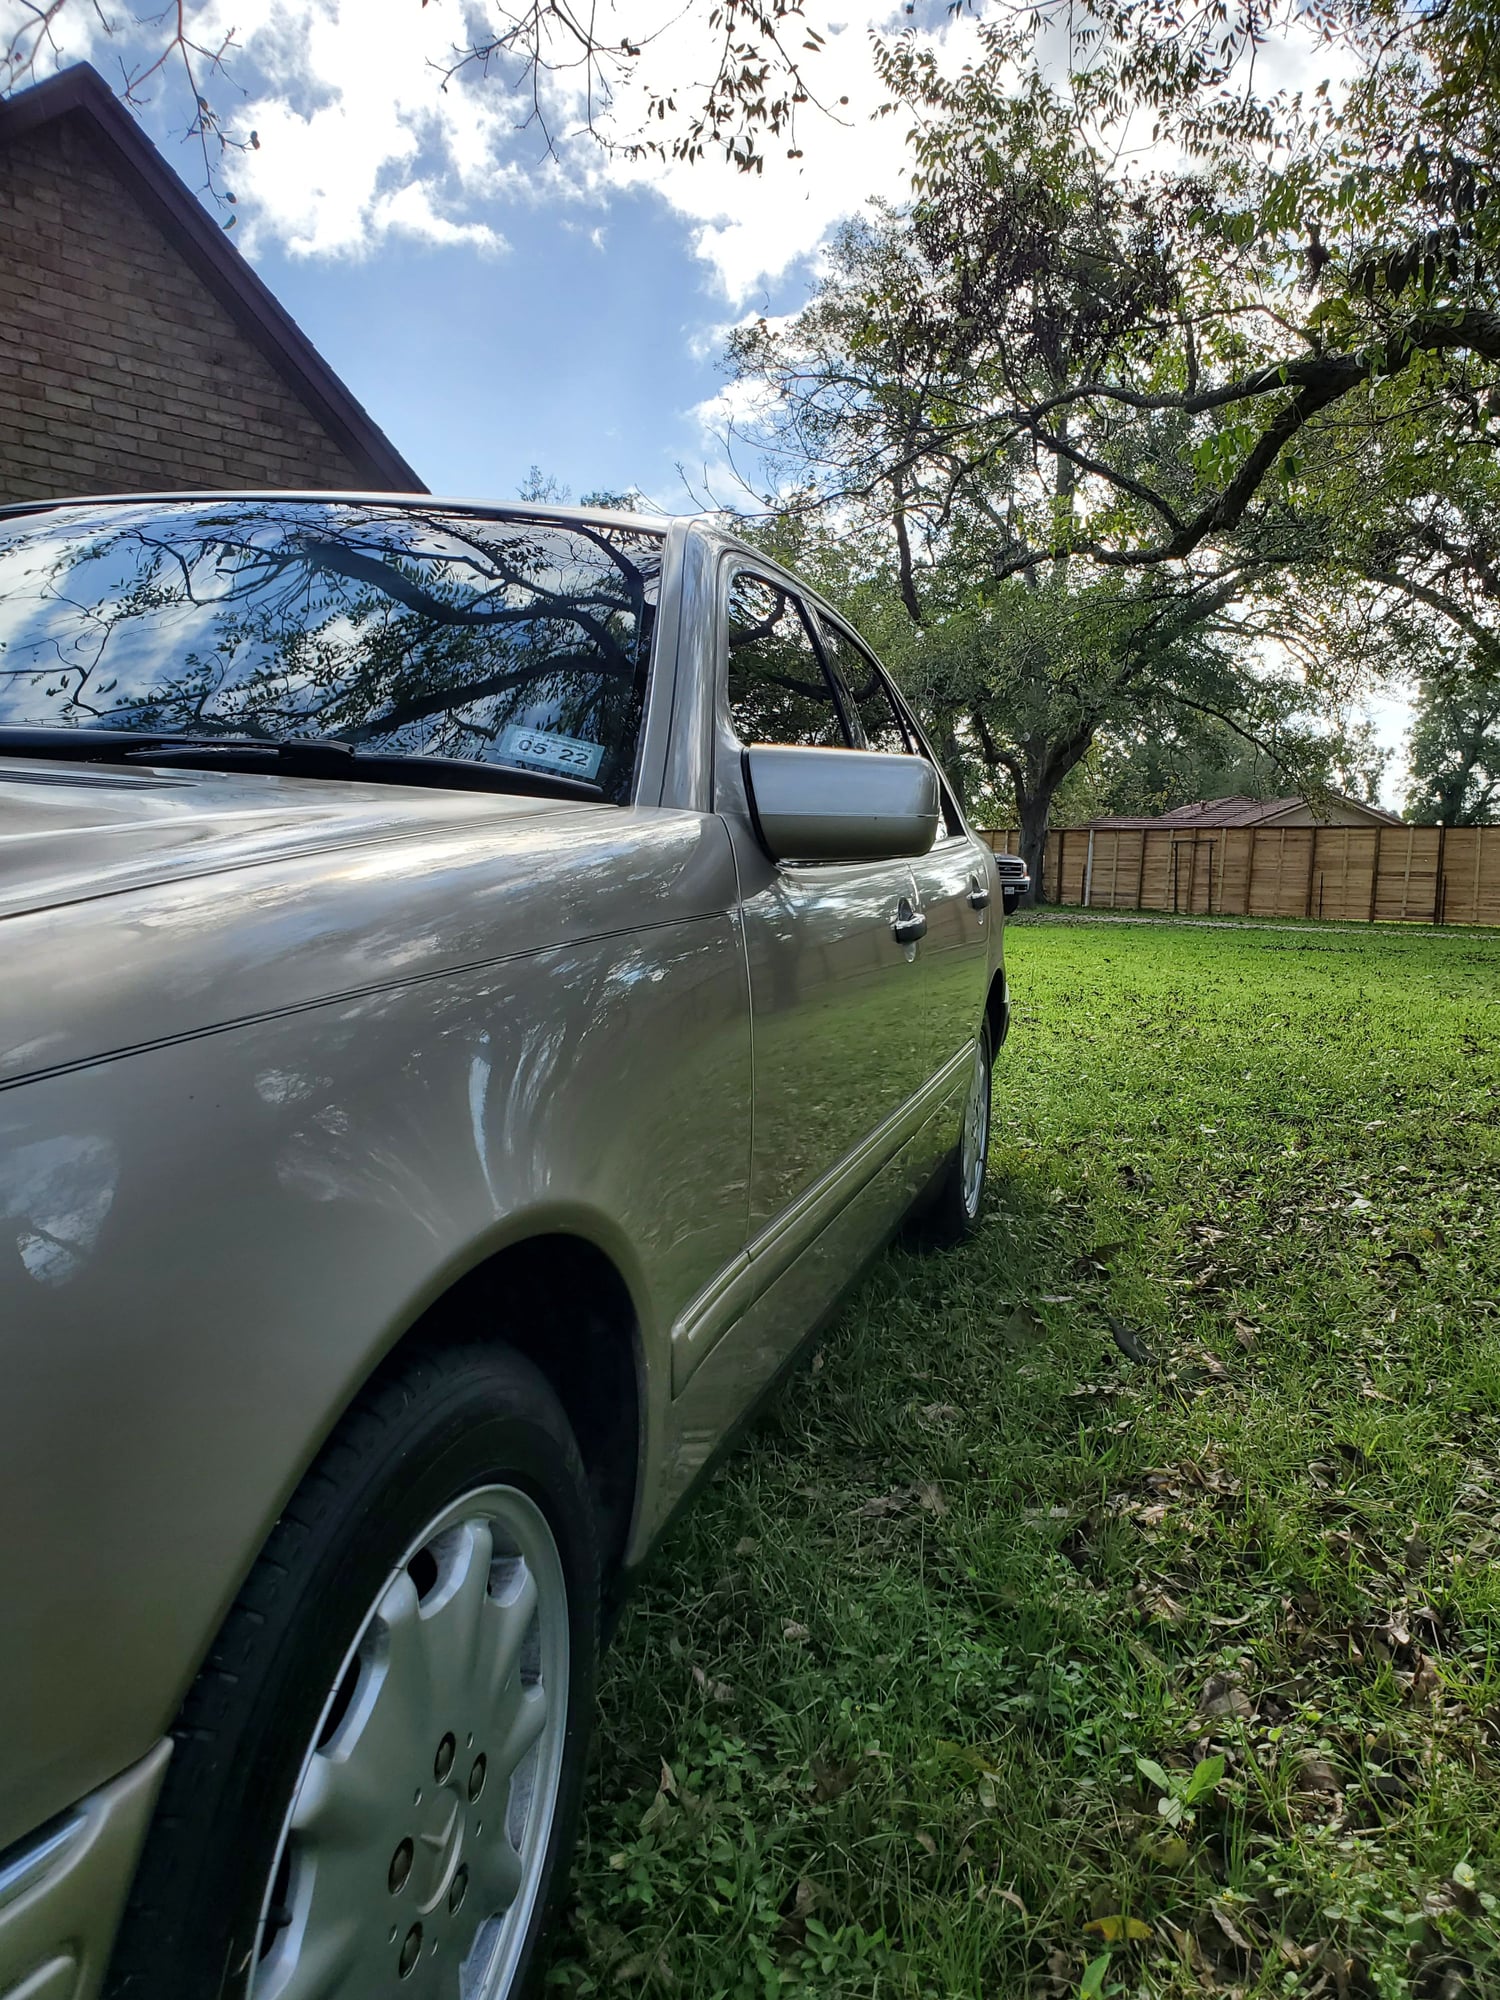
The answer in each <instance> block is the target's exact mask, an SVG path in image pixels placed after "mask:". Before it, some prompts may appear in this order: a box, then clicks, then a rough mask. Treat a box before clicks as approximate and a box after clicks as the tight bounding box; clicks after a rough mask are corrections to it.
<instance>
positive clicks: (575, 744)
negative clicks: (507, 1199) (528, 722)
mask: <svg viewBox="0 0 1500 2000" xmlns="http://www.w3.org/2000/svg"><path fill="white" fill-rule="evenodd" d="M500 754H501V756H502V757H513V758H515V760H516V762H517V763H526V764H541V765H544V766H545V767H546V769H547V770H549V771H563V772H565V773H566V774H567V776H568V777H570V778H592V777H593V776H594V774H595V772H596V771H597V770H598V769H599V766H600V765H601V764H602V763H603V762H604V745H603V744H602V743H586V742H585V741H584V740H583V738H582V737H581V736H559V735H557V734H556V733H555V732H554V731H552V730H548V729H523V728H521V727H520V725H519V724H517V723H514V722H513V723H512V724H511V725H510V727H509V728H508V729H504V730H502V731H501V733H500Z"/></svg>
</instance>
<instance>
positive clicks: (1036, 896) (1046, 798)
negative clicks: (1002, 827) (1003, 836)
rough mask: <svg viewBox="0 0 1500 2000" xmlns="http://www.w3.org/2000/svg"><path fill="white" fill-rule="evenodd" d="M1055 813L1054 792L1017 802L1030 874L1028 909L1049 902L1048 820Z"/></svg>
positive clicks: (1023, 851)
mask: <svg viewBox="0 0 1500 2000" xmlns="http://www.w3.org/2000/svg"><path fill="white" fill-rule="evenodd" d="M1051 811H1052V788H1051V787H1049V788H1048V789H1047V790H1045V791H1036V792H1029V793H1027V794H1026V795H1025V796H1024V797H1018V798H1017V800H1016V813H1017V816H1018V818H1019V819H1020V822H1021V859H1022V860H1023V861H1024V862H1025V863H1026V866H1027V868H1028V869H1029V871H1030V874H1031V894H1030V896H1028V897H1027V898H1026V901H1027V903H1028V905H1030V904H1034V903H1045V902H1046V900H1047V820H1048V817H1049V815H1050V814H1051Z"/></svg>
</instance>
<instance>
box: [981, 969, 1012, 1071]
mask: <svg viewBox="0 0 1500 2000" xmlns="http://www.w3.org/2000/svg"><path fill="white" fill-rule="evenodd" d="M984 1018H985V1021H986V1023H987V1025H988V1027H989V1031H990V1052H991V1054H992V1055H993V1054H997V1053H998V1052H999V1049H1000V1045H1001V1044H1002V1043H1003V1042H1004V1040H1005V1037H1006V1035H1007V1034H1008V1033H1009V1031H1010V993H1009V990H1008V988H1007V987H1006V984H1005V967H1004V966H1003V965H1002V966H1000V967H998V968H997V970H996V972H995V975H994V977H993V978H992V979H991V980H990V990H989V992H988V993H987V994H986V995H985V1000H984Z"/></svg>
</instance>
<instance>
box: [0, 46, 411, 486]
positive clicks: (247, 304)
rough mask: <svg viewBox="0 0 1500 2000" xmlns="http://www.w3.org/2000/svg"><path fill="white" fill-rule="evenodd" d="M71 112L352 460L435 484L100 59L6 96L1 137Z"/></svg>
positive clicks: (392, 476)
mask: <svg viewBox="0 0 1500 2000" xmlns="http://www.w3.org/2000/svg"><path fill="white" fill-rule="evenodd" d="M67 117H83V118H85V119H87V120H88V122H89V126H90V128H91V136H92V137H93V138H94V140H95V141H96V143H98V144H99V145H100V146H101V148H102V149H103V151H104V152H105V154H106V155H107V156H108V158H109V161H110V164H111V166H112V167H113V168H114V170H115V171H116V173H118V175H119V176H120V179H121V180H122V181H123V182H124V184H125V185H126V186H127V187H128V188H129V189H130V191H131V193H132V194H133V195H134V196H135V197H136V199H137V200H138V201H139V202H140V203H141V205H142V207H143V208H144V209H145V210H146V212H147V214H148V215H150V216H151V217H152V219H153V220H154V221H155V222H156V223H157V225H158V226H159V227H160V228H161V230H162V232H163V233H164V234H165V236H166V237H167V240H168V241H169V242H170V243H171V244H172V245H173V247H174V248H175V249H176V250H177V251H178V253H179V255H181V256H182V257H183V259H184V260H185V261H186V262H187V263H188V264H190V265H191V266H192V268H193V270H194V271H195V272H196V273H197V275H198V277H199V278H200V279H201V280H202V281H203V283H204V284H205V285H206V286H207V288H208V290H209V291H210V292H211V293H212V294H213V296H214V297H215V298H216V299H217V300H218V302H219V304H220V305H221V306H223V307H224V309H225V311H226V312H228V314H229V315H230V317H231V318H232V319H233V320H234V322H235V324H236V325H237V326H238V327H239V329H240V331H241V332H242V333H243V334H244V335H245V337H246V338H247V339H248V340H249V341H250V342H251V343H252V345H253V346H255V347H256V348H257V349H258V350H259V351H260V353H261V354H262V355H263V356H264V357H265V359H266V360H267V361H268V362H269V363H270V365H271V367H272V368H274V369H275V371H276V373H277V374H278V375H280V376H281V378H282V380H283V381H285V382H286V383H287V384H288V386H289V387H290V388H292V389H293V390H294V391H295V392H296V394H297V395H298V396H299V397H300V398H301V400H302V401H303V403H305V404H306V406H307V408H308V409H309V410H310V411H311V412H312V414H313V415H314V416H315V417H317V419H318V421H319V422H320V423H321V424H322V425H323V427H324V429H325V430H326V431H327V432H328V434H329V436H330V437H331V438H332V439H333V440H334V442H335V443H336V444H337V445H339V446H340V447H341V449H342V450H343V451H344V452H345V453H346V454H347V455H348V457H349V458H350V459H351V460H352V461H353V462H354V464H355V465H356V466H357V467H358V468H359V469H360V470H361V471H362V472H365V473H367V474H368V475H369V476H370V478H371V480H372V482H373V483H374V484H376V485H379V486H381V487H383V488H384V489H385V490H387V491H390V492H405V493H425V492H426V491H427V487H426V486H425V484H424V483H423V481H422V480H421V479H420V478H418V476H417V474H416V472H415V471H414V470H413V468H412V467H411V466H410V465H409V464H408V463H407V462H406V460H405V459H404V458H403V457H402V456H401V454H400V452H399V451H397V449H396V447H395V446H394V445H393V444H392V443H391V441H390V439H389V438H388V437H387V436H386V435H385V432H384V431H382V430H381V428H380V426H379V425H378V424H377V423H376V422H375V420H374V418H373V417H372V416H371V415H370V414H369V412H368V411H367V410H366V409H365V407H364V405H363V404H362V403H360V402H359V401H358V400H357V399H356V398H355V397H354V396H353V395H352V394H351V392H350V390H349V389H348V388H347V387H346V385H345V384H344V383H343V382H342V381H341V380H340V379H339V377H338V376H337V375H336V374H335V373H334V371H333V369H332V368H331V367H330V366H329V365H328V363H327V362H326V361H325V360H324V359H323V356H322V355H321V354H319V352H318V350H317V349H316V348H315V347H314V346H313V344H312V342H311V341H310V340H309V339H308V337H307V335H306V334H305V333H304V332H303V331H302V329H301V327H299V326H298V324H297V322H296V321H295V320H294V319H293V318H292V316H291V314H290V313H289V312H288V311H287V310H286V308H285V306H283V305H282V304H281V303H280V301H279V300H278V299H277V298H276V296H275V295H274V293H273V292H272V291H271V290H270V288H269V286H267V285H266V283H265V281H264V280H263V279H262V278H261V277H260V276H259V275H258V274H257V272H256V271H255V270H254V269H253V268H252V266H251V265H250V263H249V262H248V261H247V259H246V258H245V257H244V256H243V255H242V254H241V252H240V251H239V250H238V249H236V247H235V245H234V244H233V243H231V242H230V241H229V238H228V236H227V234H226V233H225V231H224V230H222V229H220V228H218V227H217V226H216V225H215V223H214V221H213V219H212V217H211V216H209V214H208V213H207V211H206V210H205V209H204V208H203V207H202V205H201V203H200V202H199V201H198V200H197V198H196V197H195V196H194V195H193V193H192V192H191V190H190V189H189V188H188V186H187V183H186V182H185V181H184V180H183V179H182V177H181V176H180V175H179V174H178V173H177V172H176V171H175V169H173V168H172V167H171V166H169V165H168V163H167V161H166V160H165V159H164V158H163V157H162V155H161V154H160V153H159V152H158V151H157V149H156V147H155V146H154V145H153V144H152V142H151V140H150V139H149V138H148V137H147V135H146V134H145V132H143V131H142V130H141V128H140V126H139V125H137V124H136V122H135V120H134V119H133V118H132V117H131V116H130V114H129V112H128V111H126V110H125V108H124V106H123V105H122V104H121V103H120V102H119V100H118V98H117V97H116V96H115V94H114V92H113V91H112V90H111V89H110V87H109V85H108V84H107V83H106V82H105V81H104V78H103V77H102V76H100V74H99V72H98V71H97V70H96V69H95V68H94V66H93V64H92V63H74V64H72V65H71V66H70V67H69V68H67V69H65V70H59V71H58V73H57V74H56V75H55V76H51V77H48V78H47V79H46V80H45V82H42V83H36V84H32V85H31V86H30V88H29V89H27V90H23V91H20V92H18V93H17V94H16V95H15V96H14V97H10V98H6V99H4V100H0V146H4V145H5V144H7V143H9V142H10V141H12V140H15V139H20V138H23V137H25V136H26V134H28V133H30V132H34V131H36V130H38V129H39V128H40V127H41V126H44V125H48V124H51V123H52V122H53V121H54V120H56V119H60V118H67Z"/></svg>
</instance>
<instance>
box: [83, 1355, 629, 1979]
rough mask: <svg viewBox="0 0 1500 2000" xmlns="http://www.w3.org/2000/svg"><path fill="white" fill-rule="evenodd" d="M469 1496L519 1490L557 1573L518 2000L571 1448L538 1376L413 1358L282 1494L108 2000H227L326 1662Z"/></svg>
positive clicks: (357, 1408) (542, 1908)
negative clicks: (415, 1544)
mask: <svg viewBox="0 0 1500 2000" xmlns="http://www.w3.org/2000/svg"><path fill="white" fill-rule="evenodd" d="M484 1484H496V1485H498V1484H506V1485H509V1486H512V1487H515V1488H518V1489H520V1490H521V1491H522V1492H524V1493H525V1494H527V1495H528V1496H529V1498H530V1499H531V1500H532V1501H533V1502H534V1503H535V1505H536V1506H537V1507H538V1508H539V1509H540V1510H541V1512H542V1514H543V1515H544V1517H545V1519H546V1522H547V1525H548V1527H549V1528H550V1530H551V1533H552V1536H553V1538H554V1540H555V1542H556V1545H557V1550H558V1554H559V1555H560V1557H561V1563H562V1573H563V1577H564V1581H565V1585H566V1591H567V1599H568V1611H567V1627H568V1635H569V1646H570V1660H569V1673H568V1700H567V1705H566V1713H567V1719H566V1736H565V1739H564V1748H563V1753H562V1754H563V1761H562V1770H561V1780H560V1785H559V1790H558V1793H557V1802H556V1810H555V1816H554V1819H553V1824H552V1831H551V1836H550V1839H549V1840H548V1843H547V1848H546V1858H545V1862H544V1864H543V1867H544V1874H543V1876H542V1884H541V1889H540V1892H539V1894H538V1896H537V1899H536V1905H535V1911H534V1915H533V1917H532V1920H531V1923H530V1925H529V1926H528V1929H527V1932H526V1937H525V1941H524V1945H523V1947H522V1951H521V1958H520V1969H519V1971H518V1972H517V1975H516V1977H515V1978H514V1979H513V1980H512V1981H511V1982H510V1983H509V1986H508V1988H507V1995H508V1996H510V1995H516V1996H518V1995H520V1994H522V1993H525V1992H528V1991H530V1990H531V1986H532V1983H533V1982H534V1980H535V1978H536V1970H537V1960H538V1958H539V1956H540V1952H541V1947H542V1943H543V1941H544V1938H545V1933H546V1929H547V1924H548V1919H549V1917H550V1916H551V1915H552V1914H553V1913H554V1911H555V1907H556V1903H557V1899H558V1896H559V1894H560V1892H561V1891H562V1889H563V1888H564V1887H565V1885H566V1875H567V1862H568V1857H569V1855H570V1853H571V1849H572V1846H573V1841H574V1837H575V1834H576V1831H577V1825H578V1818H579V1811H580V1802H581V1794H582V1788H583V1779H584V1773H585V1765H586V1762H587V1752H588V1739H589V1736H590V1733H591V1731H592V1727H593V1715H594V1686H595V1675H596V1668H597V1661H598V1622H599V1562H598V1553H597V1541H596V1535H595V1525H594V1513H593V1508H592V1505H591V1502H590V1498H589V1488H588V1481H587V1478H586V1475H585V1472H584V1468H583V1464H582V1462H581V1459H580V1457H579V1452H578V1447H577V1444H576V1443H575V1441H574V1438H573V1434H572V1432H571V1430H570V1429H569V1426H568V1422H567V1419H566V1417H565V1416H564V1414H563V1411H562V1406H561V1405H560V1404H559V1402H558V1400H557V1398H556V1396H555V1395H554V1394H553V1392H552V1390H551V1389H550V1387H549V1386H548V1384H547V1382H546V1381H545V1379H544V1378H543V1377H542V1375H541V1374H540V1373H539V1372H538V1371H537V1370H536V1369H535V1368H534V1367H532V1365H531V1364H530V1363H529V1362H528V1361H525V1360H523V1359H522V1358H521V1357H520V1356H518V1355H514V1354H510V1353H507V1352H505V1351H503V1350H494V1349H484V1348H478V1347H462V1348H454V1349H447V1350H441V1351H433V1352H423V1353H420V1354H418V1355H415V1356H413V1357H411V1358H409V1359H408V1360H406V1361H405V1362H404V1363H403V1364H402V1365H400V1366H398V1367H395V1368H392V1369H391V1370H389V1371H387V1372H386V1373H385V1374H384V1375H383V1376H380V1377H377V1378H376V1379H375V1380H374V1381H373V1382H372V1383H371V1384H370V1385H369V1387H368V1388H367V1389H366V1390H365V1391H364V1392H363V1394H362V1395H361V1396H360V1398H359V1400H358V1401H357V1402H356V1403H355V1405H354V1406H353V1408H352V1409H351V1410H350V1411H349V1412H348V1414H347V1415H346V1416H345V1417H344V1419H343V1420H342V1422H341V1423H340V1424H339V1426H338V1428H337V1429H336V1430H335V1431H334V1433H333V1434H332V1436H331V1437H330V1438H329V1440H328V1443H327V1444H326V1445H325V1446H324V1448H323V1450H322V1452H321V1453H320V1454H319V1456H318V1458H317V1460H316V1462H315V1463H314V1465H313V1467H312V1469H311V1470H310V1471H309V1472H308V1474H307V1476H306V1477H305V1478H304V1479H303V1481H302V1483H301V1485H300V1486H299V1487H298V1488H297V1491H296V1493H295V1494H294V1495H293V1496H292V1499H291V1501H290V1502H289V1503H288V1505H287V1508H286V1510H285V1512H284V1513H283V1514H282V1516H281V1518H280V1520H279V1521H278V1522H277V1524H276V1526H275V1528H274V1530H273V1531H272V1533H271V1536H270V1539H269V1541H268V1542H267V1544H266V1547H265V1549H264V1551H263V1552H262V1554H261V1556H260V1559H259V1560H258V1562H257V1563H256V1565H255V1567H254V1569H253V1570H252V1571H251V1573H250V1575H249V1577H248V1578H247V1580H246V1582H245V1586H244V1588H243V1589H242V1590H241V1592H240V1594H239V1597H238V1599H237V1600H236V1602H235V1604H234V1606H233V1608H232V1609H231V1611H230V1613H229V1615H228V1617H227V1618H226V1619H225V1621H224V1625H223V1628H222V1629H221V1631H220V1632H219V1634H218V1637H217V1638H216V1639H215V1641H214V1644H213V1646H212V1648H211V1650H210V1652H209V1655H208V1658H207V1660H206V1661H205V1663H204V1666H203V1668H202V1671H201V1672H200V1673H199V1675H198V1677H197V1679H196V1680H195V1682H194V1683H193V1686H192V1688H191V1689H190V1691H189V1693H188V1696H187V1699H186V1701H185V1702H184V1703H183V1707H182V1711H181V1713H180V1715H179V1716H178V1718H177V1722H176V1725H175V1727H174V1729H173V1731H172V1734H173V1737H174V1738H175V1742H176V1748H175V1749H174V1751H173V1755H172V1761H171V1763H170V1764H169V1765H168V1767H167V1775H166V1781H165V1784H164V1786H163V1789H162V1795H161V1799H160V1802H159V1804H158V1806H157V1810H156V1815H155V1818H154V1820H153V1822H152V1827H151V1831H150V1834H149V1836H148V1839H147V1843H146V1847H145V1851H144V1854H143V1856H142V1860H141V1864H140V1868H139V1870H138V1872H137V1876H136V1880H135V1884H134V1887H133V1890H132V1893H131V1897H130V1901H129V1904H128V1905H127V1908H126V1913H125V1917H124V1919H123V1921H122V1924H121V1928H120V1932H119V1935H118V1938H117V1940H116V1944H115V1950H114V1955H113V1958H112V1960H111V1964H110V1970H109V1975H108V1978H107V1980H106V1984H105V1993H106V1996H107V2000H127V1996H128V2000H238V1996H240V1995H242V1994H244V1993H245V1991H246V1989H247V1986H248V1983H249V1979H250V1966H249V1957H250V1953H251V1949H252V1946H253V1941H254V1938H255V1932H256V1926H257V1922H258V1919H259V1916H260V1913H261V1909H262V1906H263V1902H264V1898H265V1893H266V1885H267V1883H268V1881H269V1879H270V1871H271V1868H272V1864H273V1862H274V1861H275V1858H276V1855H277V1851H278V1845H279V1842H280V1839H281V1830H282V1820H283V1815H284V1814H285V1812H286V1809H287V1806H288V1804H289V1801H290V1799H291V1797H292V1794H293V1790H294V1788H295V1786H296V1782H297V1778H298V1774H299V1771H300V1769H301V1760H302V1758H303V1755H304V1753H305V1752H306V1750H307V1747H308V1745H309V1744H310V1743H311V1742H312V1740H313V1736H314V1733H315V1731H316V1729H317V1727H318V1722H319V1717H320V1715H321V1714H322V1713H323V1705H324V1703H325V1702H326V1701H327V1699H328V1695H329V1690H330V1688H332V1687H333V1686H334V1685H335V1683H336V1681H337V1679H338V1676H339V1671H340V1663H341V1662H342V1661H343V1660H344V1659H345V1656H346V1654H347V1652H348V1650H349V1648H350V1646H351V1644H352V1643H353V1641H354V1638H355V1637H356V1635H357V1633H358V1631H359V1629H360V1626H361V1623H362V1621H363V1619H364V1617H365V1616H366V1614H367V1613H368V1611H369V1609H370V1607H371V1605H372V1604H373V1603H374V1602H375V1601H376V1598H377V1597H378V1595H379V1593H380V1591H381V1588H382V1584H383V1581H384V1580H385V1579H386V1578H387V1577H388V1576H389V1575H390V1573H391V1570H392V1567H393V1565H396V1564H398V1563H399V1562H400V1561H401V1560H402V1556H403V1552H404V1551H405V1550H407V1549H408V1548H409V1547H410V1545H411V1543H412V1540H413V1538H414V1537H417V1536H420V1534H421V1533H422V1530H423V1527H424V1525H425V1524H426V1523H427V1522H429V1521H432V1520H434V1519H436V1518H437V1516H438V1515H439V1514H440V1513H441V1511H442V1510H443V1508H444V1507H445V1506H448V1505H450V1504H452V1503H454V1502H456V1501H458V1500H460V1499H461V1498H462V1497H463V1496H465V1495H466V1494H468V1493H469V1492H470V1491H472V1490H473V1489H474V1488H475V1487H477V1486H480V1485H484Z"/></svg>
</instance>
